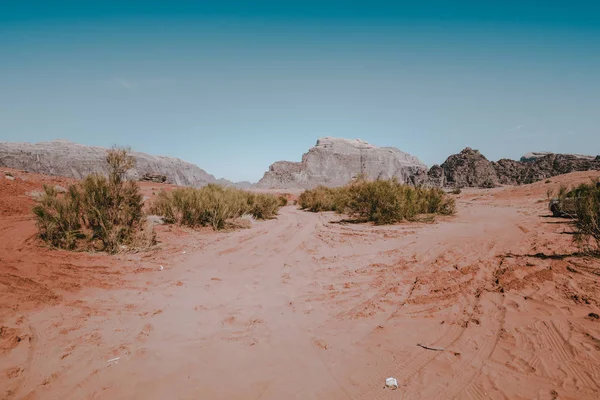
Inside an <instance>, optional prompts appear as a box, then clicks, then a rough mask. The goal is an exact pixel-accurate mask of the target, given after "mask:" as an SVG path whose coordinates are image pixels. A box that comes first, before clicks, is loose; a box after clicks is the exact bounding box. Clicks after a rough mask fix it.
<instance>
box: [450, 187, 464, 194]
mask: <svg viewBox="0 0 600 400" xmlns="http://www.w3.org/2000/svg"><path fill="white" fill-rule="evenodd" d="M450 193H452V194H461V193H462V190H461V189H460V188H459V187H457V188H454V189H452V191H451V192H450Z"/></svg>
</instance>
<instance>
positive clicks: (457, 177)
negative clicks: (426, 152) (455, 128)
mask: <svg viewBox="0 0 600 400" xmlns="http://www.w3.org/2000/svg"><path fill="white" fill-rule="evenodd" d="M441 168H442V169H443V170H444V179H445V184H444V186H449V187H487V188H489V187H494V186H496V185H497V184H498V183H499V181H500V180H499V179H498V175H497V173H496V170H495V169H494V165H493V164H492V163H491V162H490V161H489V160H488V159H487V158H485V157H484V156H483V155H482V154H481V153H480V152H479V150H473V149H472V148H470V147H467V148H465V149H464V150H463V151H461V152H460V153H458V154H453V155H451V156H450V157H448V158H447V159H446V161H445V162H444V163H443V164H442V165H441Z"/></svg>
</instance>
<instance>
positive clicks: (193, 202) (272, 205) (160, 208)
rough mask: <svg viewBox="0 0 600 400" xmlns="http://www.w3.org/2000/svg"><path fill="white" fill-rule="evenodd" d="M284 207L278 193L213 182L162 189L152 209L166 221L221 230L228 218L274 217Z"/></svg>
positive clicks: (153, 212) (152, 211)
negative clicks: (255, 190)
mask: <svg viewBox="0 0 600 400" xmlns="http://www.w3.org/2000/svg"><path fill="white" fill-rule="evenodd" d="M280 207H281V203H280V199H279V198H278V197H277V196H274V195H270V194H262V193H249V192H245V191H243V190H239V189H234V188H229V187H224V186H219V185H214V184H211V185H208V186H205V187H203V188H200V189H193V188H182V189H176V190H173V191H171V192H168V193H167V192H165V191H161V192H159V194H158V196H157V198H156V200H155V201H154V203H153V204H152V207H151V209H150V212H151V213H152V214H156V215H160V216H162V217H164V221H165V222H166V223H175V224H179V225H186V226H190V227H197V226H211V227H212V228H213V229H214V230H219V229H223V228H224V227H225V225H226V222H227V221H228V220H231V219H235V218H240V217H241V216H242V215H244V214H251V215H252V216H253V217H254V218H256V219H269V218H273V217H274V216H275V215H277V212H278V211H279V208H280Z"/></svg>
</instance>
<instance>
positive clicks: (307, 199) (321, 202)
mask: <svg viewBox="0 0 600 400" xmlns="http://www.w3.org/2000/svg"><path fill="white" fill-rule="evenodd" d="M349 199H350V194H349V189H348V187H347V186H345V187H339V188H328V187H325V186H318V187H316V188H314V189H311V190H305V191H304V192H302V194H301V195H300V196H299V197H298V205H299V206H300V208H301V209H303V210H308V211H312V212H320V211H336V212H338V213H342V212H344V211H345V209H346V206H347V203H348V201H349Z"/></svg>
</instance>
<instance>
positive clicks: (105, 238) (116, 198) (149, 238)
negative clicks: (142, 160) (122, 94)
mask: <svg viewBox="0 0 600 400" xmlns="http://www.w3.org/2000/svg"><path fill="white" fill-rule="evenodd" d="M106 161H107V163H108V166H109V173H108V177H106V176H103V175H99V174H92V175H88V176H87V177H86V178H85V179H84V180H83V181H81V182H79V183H77V184H74V185H70V186H69V188H68V190H67V191H66V193H64V194H61V193H59V192H58V191H57V190H56V189H55V188H50V187H47V186H45V187H44V193H43V194H42V196H41V197H40V198H39V200H38V204H37V205H36V206H35V207H34V209H33V212H34V214H35V215H36V217H37V226H38V229H39V234H40V237H41V238H42V239H43V240H44V241H46V242H47V243H48V244H50V245H52V246H54V247H58V248H63V249H69V250H73V249H76V248H92V249H96V250H101V251H106V252H109V253H116V252H117V251H118V250H119V249H120V246H128V247H136V248H139V247H146V246H151V245H152V244H154V242H155V235H154V232H153V230H152V228H151V227H150V226H149V225H148V224H146V221H145V217H144V214H143V212H142V207H143V199H142V195H141V193H140V191H139V187H138V186H137V184H136V183H135V182H125V181H124V180H123V176H124V174H125V172H126V171H127V170H128V169H130V168H132V167H133V166H134V165H135V160H134V159H133V157H131V156H130V155H129V154H128V150H125V149H111V150H109V151H108V152H107V157H106Z"/></svg>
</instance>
